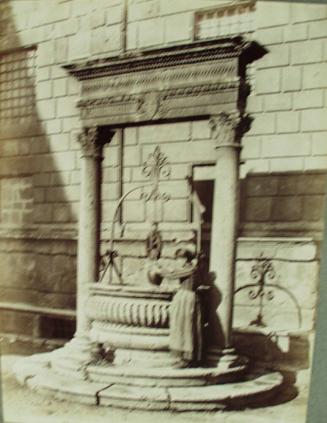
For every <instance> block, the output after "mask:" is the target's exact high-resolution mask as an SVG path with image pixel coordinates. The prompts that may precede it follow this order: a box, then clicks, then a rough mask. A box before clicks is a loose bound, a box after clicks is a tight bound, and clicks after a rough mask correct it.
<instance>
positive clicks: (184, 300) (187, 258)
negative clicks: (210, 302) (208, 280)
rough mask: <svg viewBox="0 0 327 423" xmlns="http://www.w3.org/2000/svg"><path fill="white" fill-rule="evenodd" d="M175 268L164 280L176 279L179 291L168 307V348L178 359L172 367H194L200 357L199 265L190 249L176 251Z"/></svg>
mask: <svg viewBox="0 0 327 423" xmlns="http://www.w3.org/2000/svg"><path fill="white" fill-rule="evenodd" d="M175 257H176V267H177V268H175V269H174V271H172V272H170V274H169V275H168V274H166V275H165V277H167V278H170V279H179V282H180V288H179V290H178V291H177V293H176V295H175V296H174V298H173V300H172V303H171V306H170V337H169V346H170V351H171V353H172V355H173V356H175V357H176V358H178V361H177V362H176V364H175V365H174V367H178V368H185V367H194V366H196V365H198V364H199V363H200V361H201V358H202V313H201V305H200V298H199V295H198V293H197V288H198V285H199V277H198V276H199V275H198V273H199V271H198V267H199V262H198V259H197V258H196V254H195V252H194V251H192V249H190V248H180V249H178V250H177V251H176V253H175Z"/></svg>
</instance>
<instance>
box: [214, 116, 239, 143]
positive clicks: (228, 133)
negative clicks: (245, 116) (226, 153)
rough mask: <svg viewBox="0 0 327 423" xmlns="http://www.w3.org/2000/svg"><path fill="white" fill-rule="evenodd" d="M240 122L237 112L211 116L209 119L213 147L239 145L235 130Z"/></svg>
mask: <svg viewBox="0 0 327 423" xmlns="http://www.w3.org/2000/svg"><path fill="white" fill-rule="evenodd" d="M240 122H241V118H240V115H239V114H238V113H233V114H228V113H225V112H223V113H220V114H219V115H216V116H212V117H211V118H210V120H209V126H210V129H211V137H212V139H213V140H214V142H215V148H219V147H239V143H238V142H237V131H238V127H239V124H240Z"/></svg>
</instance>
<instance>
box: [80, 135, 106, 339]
mask: <svg viewBox="0 0 327 423" xmlns="http://www.w3.org/2000/svg"><path fill="white" fill-rule="evenodd" d="M80 142H81V146H82V156H81V191H80V192H81V193H80V214H79V225H78V231H79V232H78V255H77V316H76V318H77V328H76V334H75V336H87V335H88V331H89V325H90V323H89V319H88V317H87V316H86V312H85V302H86V300H87V296H88V284H89V283H92V282H96V281H97V280H98V268H99V244H100V236H99V231H100V222H99V216H100V198H99V190H100V180H99V176H100V164H101V150H102V149H101V146H99V145H98V144H97V143H98V140H97V133H96V132H95V131H94V128H91V129H86V130H85V131H84V133H83V134H81V137H80Z"/></svg>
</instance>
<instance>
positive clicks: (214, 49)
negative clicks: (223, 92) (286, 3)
mask: <svg viewBox="0 0 327 423" xmlns="http://www.w3.org/2000/svg"><path fill="white" fill-rule="evenodd" d="M260 50H262V47H260V46H259V45H258V44H257V43H255V42H253V41H250V42H249V41H246V40H244V39H243V38H242V37H234V38H221V39H217V40H210V41H201V42H194V43H189V44H184V45H179V46H174V47H168V48H160V49H155V50H133V51H129V52H126V53H124V54H121V55H119V56H112V57H107V58H99V59H94V60H88V61H85V62H73V63H68V64H65V65H63V68H64V69H66V70H67V71H68V72H69V73H70V74H71V75H73V76H74V77H76V78H77V79H79V80H84V79H88V78H92V77H101V76H113V75H120V74H127V73H128V74H130V73H134V72H140V71H146V70H149V71H150V70H155V69H161V68H167V67H168V68H169V67H172V66H176V65H178V66H184V65H192V64H197V63H203V62H211V61H215V60H219V59H227V58H234V57H240V56H242V55H243V53H244V52H246V53H247V55H248V56H249V57H251V58H252V57H253V58H254V57H256V56H258V55H260Z"/></svg>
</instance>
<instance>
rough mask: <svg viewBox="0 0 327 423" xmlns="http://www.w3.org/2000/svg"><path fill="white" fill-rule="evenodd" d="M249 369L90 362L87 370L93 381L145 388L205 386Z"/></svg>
mask: <svg viewBox="0 0 327 423" xmlns="http://www.w3.org/2000/svg"><path fill="white" fill-rule="evenodd" d="M246 368H247V366H246V365H242V366H238V367H234V368H230V369H220V368H219V367H218V368H217V367H210V368H203V367H201V368H186V369H174V368H172V367H157V368H144V367H142V366H139V367H138V366H101V365H89V366H87V368H86V373H87V375H88V378H89V379H90V380H91V381H94V382H101V383H102V382H106V383H108V384H109V383H119V384H120V385H133V386H144V387H146V386H148V387H150V386H153V387H156V386H157V387H161V386H167V387H168V386H205V385H215V384H221V383H229V382H235V381H239V380H241V379H243V378H244V373H245V371H246Z"/></svg>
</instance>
